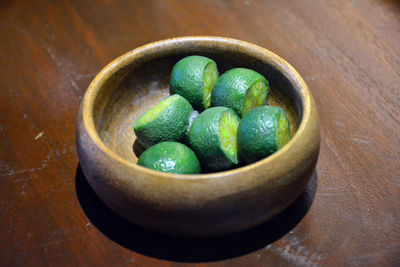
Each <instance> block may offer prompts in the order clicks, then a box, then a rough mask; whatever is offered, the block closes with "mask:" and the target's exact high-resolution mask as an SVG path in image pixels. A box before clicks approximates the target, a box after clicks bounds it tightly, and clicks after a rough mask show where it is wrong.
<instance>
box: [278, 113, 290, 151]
mask: <svg viewBox="0 0 400 267" xmlns="http://www.w3.org/2000/svg"><path fill="white" fill-rule="evenodd" d="M277 131H278V149H281V148H282V147H283V146H284V145H286V144H287V143H288V142H289V141H290V138H291V133H290V123H289V120H288V117H287V115H286V114H285V113H284V112H281V113H280V114H279V118H278V127H277Z"/></svg>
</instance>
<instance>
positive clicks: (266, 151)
mask: <svg viewBox="0 0 400 267" xmlns="http://www.w3.org/2000/svg"><path fill="white" fill-rule="evenodd" d="M290 138H291V135H290V124H289V119H288V117H287V115H286V112H285V111H284V110H283V109H282V108H280V107H276V106H262V107H257V108H254V109H253V110H251V111H249V112H248V113H247V114H246V115H245V116H244V117H243V118H242V119H241V120H240V123H239V128H238V133H237V142H238V147H239V152H240V155H241V159H243V160H244V161H245V162H247V163H252V162H255V161H258V160H260V159H263V158H265V157H267V156H269V155H271V154H272V153H274V152H276V151H278V150H279V149H281V148H282V147H283V146H284V145H285V144H287V143H288V142H289V140H290Z"/></svg>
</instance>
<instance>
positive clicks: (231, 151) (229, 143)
mask: <svg viewBox="0 0 400 267" xmlns="http://www.w3.org/2000/svg"><path fill="white" fill-rule="evenodd" d="M238 126H239V119H238V118H237V117H236V116H235V115H234V114H232V113H231V112H225V113H223V114H222V116H221V118H220V120H219V134H220V140H221V146H222V149H223V151H224V152H225V153H226V155H227V156H228V157H229V158H230V159H231V160H232V162H234V163H235V164H237V163H238V144H237V128H238Z"/></svg>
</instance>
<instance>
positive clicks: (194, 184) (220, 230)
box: [77, 37, 320, 237]
mask: <svg viewBox="0 0 400 267" xmlns="http://www.w3.org/2000/svg"><path fill="white" fill-rule="evenodd" d="M189 55H203V56H206V57H209V58H212V59H214V60H215V62H216V63H217V66H218V69H219V71H220V73H221V74H222V73H223V72H225V71H226V70H228V69H231V68H234V67H244V68H249V69H253V70H255V71H257V72H259V73H261V74H262V75H264V76H265V77H266V78H267V79H268V81H269V82H270V86H271V96H270V99H269V103H270V104H273V105H280V106H281V107H283V108H284V109H285V110H286V112H287V113H288V115H289V119H290V122H291V127H292V134H294V136H293V138H292V140H291V141H290V142H289V143H288V144H287V145H286V146H284V147H283V148H282V149H281V150H279V151H278V152H276V153H275V154H273V155H271V156H269V157H268V158H265V159H263V160H261V161H258V162H256V163H253V164H251V165H247V166H244V167H240V168H237V169H234V170H229V171H224V172H217V173H210V174H202V175H177V174H168V173H162V172H157V171H153V170H150V169H146V168H143V167H141V166H138V165H136V161H137V157H138V154H139V153H141V151H140V147H139V146H137V144H136V143H135V135H134V132H133V130H132V125H133V122H134V121H135V120H136V119H137V118H138V117H139V116H140V115H142V114H143V113H144V112H145V111H146V110H147V109H148V108H150V107H152V106H154V105H155V104H156V103H158V102H159V101H160V100H161V99H163V98H165V97H166V96H168V95H169V91H168V90H169V77H170V73H171V70H172V67H173V66H174V64H175V63H176V62H178V60H180V59H181V58H183V57H185V56H189ZM319 144H320V132H319V122H318V114H317V109H316V106H315V103H314V100H313V97H312V96H311V93H310V91H309V89H308V88H307V85H306V84H305V82H304V81H303V79H302V78H301V77H300V75H299V74H298V73H297V71H296V70H295V69H294V68H293V67H292V66H290V65H289V64H288V63H287V62H286V61H285V60H283V59H282V58H280V57H279V56H277V55H275V54H274V53H272V52H270V51H268V50H266V49H264V48H261V47H259V46H256V45H253V44H250V43H247V42H243V41H239V40H234V39H228V38H221V37H182V38H174V39H168V40H163V41H159V42H155V43H150V44H147V45H144V46H142V47H139V48H136V49H134V50H132V51H130V52H128V53H126V54H124V55H122V56H120V57H118V58H117V59H115V60H114V61H112V62H111V63H110V64H108V65H107V66H106V67H105V68H104V69H103V70H102V71H101V72H100V73H99V74H98V75H97V76H96V77H95V79H94V80H93V82H92V83H91V84H90V86H89V88H88V89H87V91H86V94H85V96H84V98H83V100H82V103H81V107H80V111H79V115H78V121H77V147H78V155H79V160H80V164H81V167H82V170H83V172H84V174H85V176H86V178H87V180H88V182H89V184H90V185H91V187H92V188H93V189H94V191H95V192H96V194H97V195H98V196H99V198H100V199H101V200H102V201H103V202H104V203H105V204H106V205H107V206H108V207H109V208H110V209H112V210H113V211H114V212H116V213H117V214H119V215H120V216H121V217H123V218H125V219H127V220H129V221H130V222H132V223H134V224H137V225H139V226H141V227H143V228H147V229H150V230H154V231H157V232H162V233H166V234H170V235H182V236H191V237H205V236H217V235H226V234H230V233H233V232H237V231H241V230H245V229H248V228H250V227H253V226H255V225H257V224H260V223H262V222H264V221H266V220H267V219H269V218H271V217H272V216H274V215H275V214H277V213H279V212H280V211H282V210H283V209H285V208H286V207H288V206H289V205H290V204H291V203H292V202H293V201H294V200H295V199H296V198H297V197H298V196H299V195H300V194H301V193H302V191H303V190H304V188H305V186H306V184H307V182H308V180H309V179H310V177H311V176H312V174H313V172H314V169H315V165H316V162H317V159H318V153H319ZM210 160H212V159H210Z"/></svg>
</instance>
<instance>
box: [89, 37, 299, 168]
mask: <svg viewBox="0 0 400 267" xmlns="http://www.w3.org/2000/svg"><path fill="white" fill-rule="evenodd" d="M189 55H202V56H206V57H209V58H211V59H213V60H214V61H215V62H216V63H217V66H218V70H219V72H220V74H222V73H224V72H225V71H227V70H229V69H231V68H236V67H244V68H249V69H252V70H255V71H257V72H259V73H261V74H262V75H264V77H266V78H267V80H268V81H269V83H270V87H271V93H270V98H269V100H268V103H269V104H270V105H279V106H281V107H282V108H283V109H285V111H286V112H287V114H288V117H289V120H290V125H291V131H292V136H293V135H294V134H295V132H296V130H297V129H298V127H299V124H300V120H301V117H302V104H301V98H300V93H299V91H298V90H299V89H296V88H295V87H294V86H293V85H292V83H291V82H290V80H289V79H288V78H287V77H286V76H288V75H287V74H284V73H282V72H280V71H279V70H277V68H276V67H275V64H274V62H268V60H265V58H264V59H261V58H257V56H256V55H253V54H252V53H249V52H248V51H246V50H237V49H226V47H223V46H215V47H212V49H210V48H209V47H208V48H207V47H201V45H199V46H197V47H195V46H193V44H187V45H186V46H185V44H181V45H180V47H177V49H171V50H169V51H167V52H160V50H157V49H156V50H155V52H152V53H151V54H146V53H143V54H140V55H138V56H136V57H135V58H134V60H132V61H130V62H129V61H128V64H124V65H123V66H121V67H120V68H117V69H118V70H117V71H116V72H115V73H113V74H112V75H111V76H110V77H109V78H108V79H107V80H106V81H105V82H104V83H102V85H101V88H100V89H99V91H98V94H97V96H96V98H95V101H94V106H93V116H94V118H93V119H94V123H95V128H96V130H97V132H98V134H99V136H100V138H101V139H102V141H103V142H104V144H105V145H106V146H107V147H108V148H109V149H110V150H112V151H114V152H115V153H117V154H118V155H119V156H120V157H122V158H124V159H126V160H128V161H131V162H136V161H137V158H138V157H139V156H140V154H141V153H142V152H143V148H142V147H141V146H140V145H139V144H138V143H137V142H135V140H136V137H135V134H134V132H133V129H132V125H133V123H134V121H135V120H137V119H138V118H139V117H140V116H141V115H142V114H144V113H145V112H146V111H147V110H148V109H149V108H150V107H153V106H154V105H156V104H157V103H159V102H160V101H161V100H162V99H163V98H165V97H167V96H169V80H170V73H171V71H172V68H173V66H174V64H175V63H176V62H178V61H179V60H180V59H182V58H183V57H185V56H189ZM117 64H118V63H117Z"/></svg>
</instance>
